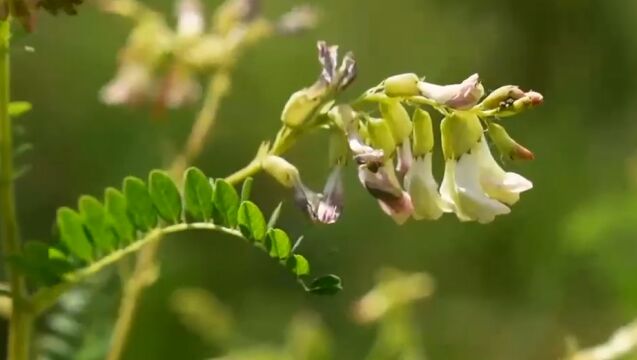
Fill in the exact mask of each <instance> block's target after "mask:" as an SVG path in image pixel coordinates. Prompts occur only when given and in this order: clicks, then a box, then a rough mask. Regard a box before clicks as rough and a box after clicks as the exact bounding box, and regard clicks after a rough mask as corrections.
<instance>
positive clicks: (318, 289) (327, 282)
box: [309, 274, 343, 295]
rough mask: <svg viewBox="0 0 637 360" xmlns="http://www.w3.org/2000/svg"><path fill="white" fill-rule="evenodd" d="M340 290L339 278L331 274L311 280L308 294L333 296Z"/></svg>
mask: <svg viewBox="0 0 637 360" xmlns="http://www.w3.org/2000/svg"><path fill="white" fill-rule="evenodd" d="M341 290H343V284H342V282H341V278H339V277H338V276H336V275H333V274H329V275H324V276H321V277H318V278H316V279H314V280H312V282H311V283H310V286H309V292H310V293H312V294H316V295H334V294H336V293H337V292H339V291H341Z"/></svg>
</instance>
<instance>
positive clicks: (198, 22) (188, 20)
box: [177, 0, 205, 37]
mask: <svg viewBox="0 0 637 360" xmlns="http://www.w3.org/2000/svg"><path fill="white" fill-rule="evenodd" d="M201 8H202V6H201V2H200V1H199V0H181V1H180V2H179V3H178V4H177V34H179V36H182V37H195V36H199V35H201V34H202V33H203V31H204V27H205V23H204V18H203V11H202V9H201Z"/></svg>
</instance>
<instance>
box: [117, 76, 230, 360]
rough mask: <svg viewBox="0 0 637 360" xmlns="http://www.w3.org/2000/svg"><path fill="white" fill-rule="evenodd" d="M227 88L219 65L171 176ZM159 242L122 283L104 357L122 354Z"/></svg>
mask: <svg viewBox="0 0 637 360" xmlns="http://www.w3.org/2000/svg"><path fill="white" fill-rule="evenodd" d="M229 91H230V71H229V70H227V69H222V70H219V71H218V72H216V73H215V74H214V75H212V76H211V78H210V82H209V83H208V88H207V91H206V98H205V100H204V104H203V106H202V108H201V110H200V111H199V114H198V115H197V119H196V120H195V122H194V124H193V126H192V130H191V132H190V135H189V137H188V140H187V141H186V145H185V146H184V149H183V151H182V152H181V153H180V154H179V155H178V156H177V157H176V158H175V160H174V161H173V163H172V165H171V166H170V170H169V172H170V174H171V175H172V177H173V178H174V179H178V177H179V176H181V174H183V172H184V171H185V170H186V167H187V166H188V165H189V164H190V163H191V162H192V160H193V159H195V158H196V157H197V156H198V155H199V154H200V153H201V150H202V149H203V145H204V144H205V141H206V139H207V138H208V136H209V133H210V131H211V130H212V128H213V127H214V125H215V122H216V119H217V115H218V113H219V108H220V107H221V102H222V101H223V99H224V98H225V96H226V95H227V94H228V92H229ZM159 244H160V242H159V241H152V242H150V244H149V246H147V247H145V248H143V249H141V251H140V253H139V256H138V258H137V263H136V264H135V269H134V270H133V274H132V275H131V277H130V278H129V279H128V280H127V282H126V284H125V285H124V289H123V295H122V301H121V304H120V308H119V313H118V316H117V320H116V322H115V326H114V329H113V339H112V344H111V349H110V351H109V354H108V357H107V359H108V360H117V359H120V358H121V356H122V354H123V352H124V347H125V346H126V340H127V338H128V334H129V333H130V331H131V328H132V326H133V321H134V318H135V314H136V313H137V304H138V303H139V298H140V297H141V296H142V293H143V292H144V289H145V288H146V287H148V286H150V285H151V284H152V283H153V282H154V281H155V279H156V278H157V273H158V268H157V267H158V265H157V264H156V261H155V260H156V258H157V253H158V252H159Z"/></svg>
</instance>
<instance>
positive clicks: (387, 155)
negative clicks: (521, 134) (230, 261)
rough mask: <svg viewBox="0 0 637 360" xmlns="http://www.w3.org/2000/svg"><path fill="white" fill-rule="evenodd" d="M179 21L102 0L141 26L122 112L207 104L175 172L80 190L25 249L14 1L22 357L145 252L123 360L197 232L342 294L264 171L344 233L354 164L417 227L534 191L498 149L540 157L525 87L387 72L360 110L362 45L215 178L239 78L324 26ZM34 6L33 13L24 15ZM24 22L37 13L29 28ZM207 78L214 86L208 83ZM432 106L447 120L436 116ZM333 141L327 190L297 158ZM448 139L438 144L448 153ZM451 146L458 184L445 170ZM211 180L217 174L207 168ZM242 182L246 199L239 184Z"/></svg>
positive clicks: (125, 290)
mask: <svg viewBox="0 0 637 360" xmlns="http://www.w3.org/2000/svg"><path fill="white" fill-rule="evenodd" d="M176 3H177V4H176V5H177V6H176V13H177V22H176V25H175V26H171V25H169V24H170V22H169V21H168V20H167V19H166V18H165V16H164V15H163V14H161V13H159V12H157V11H155V10H153V9H151V8H150V7H148V6H145V5H143V4H142V3H140V2H138V1H136V0H110V1H106V0H105V1H101V2H99V5H100V7H101V8H103V9H104V10H106V11H108V12H110V13H114V14H118V15H120V16H123V17H126V18H128V19H131V20H132V22H133V24H134V25H133V29H132V31H131V33H130V35H129V38H128V40H127V42H126V45H125V46H124V48H123V49H122V50H121V52H120V53H119V55H118V60H119V65H118V69H117V71H116V74H115V75H114V78H113V79H112V80H111V81H109V82H108V83H107V84H106V85H105V86H104V87H103V88H102V90H101V91H100V99H101V100H102V101H103V102H104V103H106V104H108V105H113V106H115V105H127V106H130V105H148V104H150V105H151V107H153V108H154V109H155V110H157V109H159V110H164V109H177V108H180V107H182V106H185V105H188V104H192V103H195V102H197V101H198V100H199V99H201V101H202V105H201V110H200V111H199V113H198V115H197V117H196V119H195V121H194V123H193V126H192V131H191V133H190V135H189V137H188V138H187V140H186V142H185V144H184V146H183V150H181V151H180V152H179V153H178V154H176V156H175V158H174V159H173V161H172V162H171V164H170V165H169V166H167V167H166V169H165V170H161V169H157V170H152V171H150V174H149V176H148V177H147V179H140V178H136V177H127V178H125V179H124V180H123V182H122V186H121V187H119V188H115V187H109V188H107V189H106V190H105V191H104V192H103V193H102V194H99V195H95V196H91V195H84V196H80V197H79V200H78V201H77V204H74V205H72V206H62V207H60V209H59V210H58V212H57V215H56V217H55V224H56V226H55V233H54V236H53V238H54V239H53V241H50V242H33V241H28V242H22V241H21V240H20V239H19V232H18V226H17V224H18V223H17V219H16V214H15V199H14V194H13V192H14V190H13V182H14V180H15V177H16V173H17V171H16V170H15V169H14V165H13V157H14V146H13V138H12V134H13V132H12V129H11V125H12V121H11V120H12V118H14V117H17V116H19V115H21V114H23V113H25V112H26V111H28V110H29V109H30V105H29V104H28V103H25V102H12V101H11V97H10V93H9V85H10V84H9V70H10V67H9V55H10V51H9V49H10V48H9V44H10V35H11V32H10V30H11V28H10V24H11V21H12V19H14V18H19V19H21V20H22V21H23V23H29V24H30V22H28V21H26V20H29V21H30V19H31V18H32V16H33V15H34V14H35V7H34V6H30V5H29V6H27V5H28V4H31V3H30V2H28V1H18V0H13V1H8V2H6V3H5V4H4V9H5V10H9V11H8V12H5V13H4V14H3V16H4V20H2V21H1V26H0V40H1V43H0V46H1V50H2V56H1V57H0V130H1V132H0V145H1V146H0V155H1V157H0V175H1V179H0V200H1V205H2V212H1V213H0V214H1V215H0V220H1V227H0V229H1V235H2V244H3V248H2V249H3V253H2V255H3V258H4V260H5V263H6V264H7V267H6V273H7V274H8V279H9V282H8V286H6V287H2V288H0V290H2V293H1V295H2V296H3V297H4V298H3V301H2V302H0V304H8V305H3V306H4V307H5V308H8V309H9V310H7V311H6V312H7V313H10V318H11V328H10V338H9V351H8V353H9V358H10V359H17V360H23V359H28V358H30V353H29V351H30V347H31V346H30V343H31V340H32V338H33V327H34V324H35V322H36V320H37V319H38V318H39V317H40V316H41V315H42V314H44V313H46V312H47V310H48V309H50V308H51V307H52V306H53V305H55V304H56V303H57V302H58V300H59V299H60V297H61V296H62V295H64V294H66V293H68V292H69V291H70V290H71V289H73V288H74V287H75V286H76V285H78V284H80V283H81V282H82V281H84V280H86V279H88V278H91V277H93V276H94V275H96V274H97V273H99V272H101V270H103V269H105V268H107V267H109V266H110V265H112V264H115V263H119V262H120V261H122V260H123V259H127V257H128V255H137V256H136V259H135V260H136V261H135V264H134V269H133V271H132V272H131V274H130V275H127V276H123V277H122V299H121V302H120V309H119V311H118V316H117V319H116V321H115V325H114V329H113V334H112V336H111V340H110V346H109V353H108V355H107V356H106V358H107V359H110V360H115V359H120V358H121V356H122V353H123V351H124V349H125V347H126V342H127V339H128V334H129V333H130V329H131V326H132V324H133V320H134V317H135V313H136V311H137V305H138V302H139V299H140V297H141V296H142V294H143V291H144V289H145V288H147V287H148V286H150V285H152V283H153V282H154V281H155V280H156V278H157V277H158V276H159V275H160V263H159V262H158V261H157V251H158V250H157V249H158V247H159V244H160V240H162V239H163V238H165V237H167V236H168V235H170V234H174V233H178V232H183V231H190V230H198V231H212V232H218V233H224V234H228V235H231V236H234V237H236V238H241V239H243V240H245V241H246V242H247V243H248V244H250V245H252V246H253V247H255V248H256V249H258V250H260V251H262V252H263V253H264V254H265V255H267V256H269V257H270V258H272V259H273V260H274V261H275V262H277V263H279V264H281V265H282V266H285V267H286V268H287V269H289V271H290V273H291V275H292V276H293V277H295V278H296V279H297V280H298V282H299V284H300V285H301V288H302V289H303V290H305V291H307V292H308V293H311V294H316V295H329V294H335V293H337V292H338V291H340V290H341V289H342V283H341V279H340V278H339V277H338V276H336V275H332V274H328V275H323V276H318V277H310V270H311V268H310V263H309V261H308V259H307V258H306V257H304V256H303V255H301V254H300V253H299V251H298V250H299V245H300V243H301V239H302V237H299V238H298V240H296V237H294V238H293V237H291V236H290V235H289V234H288V232H286V231H284V230H283V229H281V228H279V227H277V223H278V222H277V221H278V218H279V214H280V209H281V204H279V206H278V207H276V208H275V210H274V211H273V213H272V214H271V215H270V216H266V215H265V214H264V213H263V211H262V210H261V207H260V206H259V205H257V204H255V203H254V202H252V201H251V200H250V194H251V191H252V184H253V181H252V176H253V175H255V174H257V173H259V172H261V171H264V172H265V173H267V174H269V175H271V176H272V177H273V178H274V179H275V180H276V181H277V182H278V183H280V184H281V185H282V186H284V187H286V188H289V189H290V193H291V195H292V196H293V198H294V202H295V203H296V204H297V206H298V207H299V208H300V209H301V211H303V212H304V213H305V214H306V215H307V216H308V218H309V219H310V220H311V221H312V222H315V223H324V224H333V223H335V222H337V221H338V220H339V219H340V217H341V216H342V214H343V207H344V204H343V202H344V194H343V192H344V184H343V180H342V176H343V173H344V172H345V171H347V166H348V165H349V164H353V166H355V167H356V171H357V173H358V179H359V180H360V183H361V184H362V185H363V187H364V188H365V189H366V190H367V191H368V192H369V193H370V194H371V195H372V197H373V198H374V199H375V200H376V201H377V202H378V204H379V206H380V207H381V209H382V211H384V212H385V213H387V214H388V215H390V216H391V217H392V218H393V219H394V220H395V221H396V222H397V223H399V224H402V223H404V222H406V221H407V220H408V219H409V218H414V219H429V220H435V219H438V218H440V217H441V216H442V215H443V214H444V213H454V214H455V215H456V216H457V217H458V219H459V220H461V221H477V222H480V223H488V222H491V221H493V220H494V219H495V217H496V216H498V215H503V214H506V213H509V212H510V206H511V205H513V204H514V203H516V202H517V201H518V200H519V197H520V193H522V192H524V191H527V190H529V189H531V188H532V183H531V182H530V181H529V180H527V179H525V178H524V177H522V176H521V175H518V174H515V173H512V172H507V171H505V170H503V169H502V167H501V166H500V165H499V163H498V161H497V160H496V159H495V158H494V157H493V155H492V153H491V150H490V146H489V143H488V142H489V140H490V141H491V142H492V144H493V145H494V146H495V148H497V150H498V151H499V152H500V153H501V155H502V158H503V159H506V160H511V161H512V160H529V159H532V158H533V154H532V152H530V151H529V150H528V149H526V148H525V147H523V146H522V145H520V144H519V143H517V142H516V141H515V140H514V139H513V138H512V137H511V136H510V135H509V134H508V133H507V131H506V129H505V128H504V124H505V121H504V119H505V118H508V117H511V116H514V115H517V114H519V113H521V112H523V111H526V110H527V109H530V108H533V107H535V106H537V105H539V104H541V103H542V101H543V99H542V95H540V94H539V93H537V92H533V91H523V90H521V89H520V88H519V87H517V86H512V85H507V86H503V87H500V88H498V89H496V90H494V91H492V92H490V93H489V94H487V95H486V96H485V90H484V87H483V85H482V83H481V82H480V79H479V76H478V75H477V74H474V75H471V76H470V77H468V78H467V79H466V80H464V81H462V82H460V83H457V84H451V85H438V84H434V83H430V82H426V81H425V80H424V79H423V78H420V77H418V76H417V75H415V74H411V73H410V74H399V75H394V76H390V77H388V78H386V79H385V80H383V81H382V82H381V83H380V84H378V85H376V86H374V87H372V88H370V89H369V90H367V91H365V92H364V93H363V94H362V95H361V96H359V97H358V98H356V100H355V101H353V102H344V101H342V100H341V94H343V93H344V92H345V91H346V90H347V88H348V87H349V85H350V84H351V83H352V82H353V81H354V80H355V79H356V77H357V75H358V70H359V66H358V64H357V62H356V61H355V58H354V55H353V53H351V52H347V53H344V54H339V48H338V46H336V45H329V44H328V43H326V42H324V41H319V42H318V43H317V50H318V60H319V63H320V73H319V76H318V78H317V80H316V81H315V82H314V83H312V84H311V85H309V86H308V87H306V88H303V89H300V90H298V91H296V92H293V93H292V95H291V96H290V98H289V100H288V101H287V102H286V103H285V104H282V105H283V106H282V111H281V114H280V116H279V118H280V124H281V128H280V129H279V131H278V132H277V134H276V135H275V136H274V138H273V139H272V140H265V141H263V142H262V143H261V145H260V146H259V147H258V150H257V152H256V155H255V156H254V158H253V159H252V160H251V161H249V163H248V164H246V165H245V166H244V167H242V168H239V169H238V170H237V171H235V172H234V173H232V174H230V175H228V176H226V177H220V176H218V175H214V176H209V175H205V173H204V172H203V171H201V170H199V169H197V168H195V167H192V162H193V161H194V160H195V159H196V158H197V157H198V156H199V155H200V154H201V152H202V149H203V145H204V143H205V142H206V140H207V139H208V137H209V134H210V132H211V131H212V129H213V128H214V124H215V122H216V118H217V114H218V111H219V108H220V105H221V103H222V101H223V99H225V97H227V96H228V95H230V93H231V89H232V73H233V71H234V69H235V67H236V66H237V65H238V63H239V61H240V59H241V58H242V56H243V55H244V54H245V52H246V51H248V50H249V49H250V48H251V47H253V46H255V45H257V44H258V43H259V42H261V41H263V40H265V39H266V38H270V37H273V36H275V35H291V34H296V33H298V32H300V31H302V30H305V29H307V28H311V27H312V26H313V25H314V24H315V22H316V20H317V18H316V13H315V12H314V11H313V10H312V9H311V8H309V7H299V8H296V9H293V10H291V11H290V12H288V13H287V14H284V15H282V16H281V17H280V18H278V19H276V20H270V19H268V18H266V17H265V16H263V15H262V13H261V12H260V6H259V2H258V1H256V0H227V1H225V2H224V3H223V4H221V5H220V6H219V7H218V8H217V9H216V10H215V11H214V12H213V13H212V16H210V18H211V19H212V21H206V18H207V16H206V12H205V9H204V7H203V6H202V4H201V3H200V2H199V1H197V0H180V1H177V2H176ZM34 4H35V5H38V6H41V7H45V8H47V9H49V10H52V11H57V10H60V9H63V10H65V11H66V12H69V13H73V12H75V6H76V5H77V4H78V1H75V0H72V1H40V2H35V3H34ZM23 5H25V6H27V7H25V9H27V8H28V9H30V10H29V11H26V12H24V11H22V10H21V9H22V8H20V6H23ZM25 19H26V20H25ZM25 21H26V22H25ZM202 76H203V77H207V78H208V81H207V84H206V85H203V86H202V84H201V83H200V80H199V79H200V78H201V77H202ZM430 110H433V111H435V112H436V113H438V114H439V115H440V121H439V127H440V132H439V136H437V134H438V132H437V131H434V124H435V123H436V122H437V121H438V119H437V118H434V117H432V116H431V114H430V112H429V111H430ZM318 132H324V133H326V134H327V135H328V136H329V149H328V154H329V155H328V164H329V169H330V170H329V174H328V175H327V176H326V183H325V186H324V188H323V189H322V190H321V191H320V192H318V191H315V190H312V189H311V188H310V187H308V186H307V185H305V182H304V181H303V174H302V173H301V172H299V170H298V169H297V168H296V167H295V166H294V165H293V164H292V163H290V162H289V161H288V160H286V159H285V158H284V154H285V153H286V152H287V151H288V150H290V149H291V148H293V147H294V146H295V145H296V144H298V143H299V141H301V140H302V139H304V138H306V137H308V136H313V135H314V134H316V133H318ZM437 144H440V145H437ZM436 151H439V152H440V153H441V154H442V156H443V158H444V160H445V170H444V176H443V178H442V180H441V181H440V183H439V180H438V179H439V177H438V178H437V177H436V176H435V174H434V166H433V159H434V156H435V153H436ZM206 173H209V174H210V172H209V171H206ZM239 184H242V186H241V189H240V190H238V189H237V188H236V187H235V186H237V185H239Z"/></svg>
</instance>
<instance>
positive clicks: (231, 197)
mask: <svg viewBox="0 0 637 360" xmlns="http://www.w3.org/2000/svg"><path fill="white" fill-rule="evenodd" d="M214 204H215V208H216V209H217V211H218V213H219V215H220V216H221V221H222V224H223V225H226V226H228V227H235V226H236V225H237V211H238V210H239V194H237V190H235V188H234V186H232V185H230V184H229V183H228V182H227V181H225V180H223V179H218V180H217V181H216V182H215V189H214Z"/></svg>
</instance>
